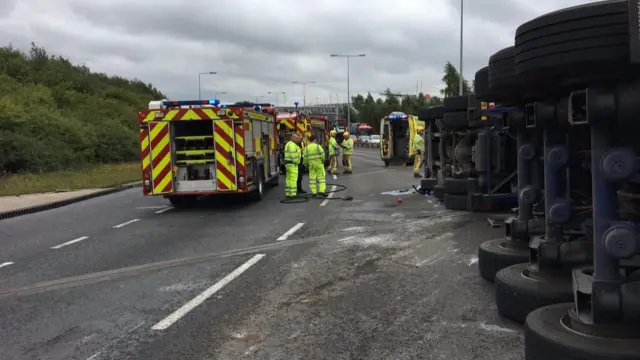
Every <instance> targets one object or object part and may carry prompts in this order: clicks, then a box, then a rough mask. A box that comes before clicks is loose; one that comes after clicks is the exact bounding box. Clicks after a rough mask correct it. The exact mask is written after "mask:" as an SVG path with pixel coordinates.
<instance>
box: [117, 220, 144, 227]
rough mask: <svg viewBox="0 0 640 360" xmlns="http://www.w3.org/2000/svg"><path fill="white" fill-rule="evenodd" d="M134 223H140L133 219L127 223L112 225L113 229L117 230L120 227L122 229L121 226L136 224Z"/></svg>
mask: <svg viewBox="0 0 640 360" xmlns="http://www.w3.org/2000/svg"><path fill="white" fill-rule="evenodd" d="M136 221H140V219H133V220H129V221H127V222H124V223H122V224H118V225H114V226H113V228H114V229H119V228H121V227H123V226H127V225H129V224H133V223H134V222H136Z"/></svg>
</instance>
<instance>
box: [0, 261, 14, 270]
mask: <svg viewBox="0 0 640 360" xmlns="http://www.w3.org/2000/svg"><path fill="white" fill-rule="evenodd" d="M9 265H13V263H12V262H11V261H7V262H3V263H2V264H0V268H3V267H5V266H9Z"/></svg>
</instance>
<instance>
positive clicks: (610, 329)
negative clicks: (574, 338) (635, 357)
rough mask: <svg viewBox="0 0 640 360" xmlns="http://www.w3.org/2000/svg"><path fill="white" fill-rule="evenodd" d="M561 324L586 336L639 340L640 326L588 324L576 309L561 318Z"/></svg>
mask: <svg viewBox="0 0 640 360" xmlns="http://www.w3.org/2000/svg"><path fill="white" fill-rule="evenodd" d="M560 323H561V324H562V326H564V327H565V328H566V329H567V330H569V331H573V332H577V333H580V334H582V335H584V336H597V337H603V338H611V339H638V338H640V326H638V325H624V324H597V325H595V324H588V323H585V322H584V321H582V320H581V319H580V317H579V316H578V313H577V312H576V310H575V308H574V309H571V310H569V313H568V314H566V315H564V316H562V318H560Z"/></svg>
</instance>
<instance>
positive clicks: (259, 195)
mask: <svg viewBox="0 0 640 360" xmlns="http://www.w3.org/2000/svg"><path fill="white" fill-rule="evenodd" d="M258 166H261V165H258ZM257 175H258V176H257V177H256V189H255V190H253V191H252V192H251V200H253V201H262V199H264V175H262V170H258V171H257Z"/></svg>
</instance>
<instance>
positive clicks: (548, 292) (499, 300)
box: [495, 264, 573, 323]
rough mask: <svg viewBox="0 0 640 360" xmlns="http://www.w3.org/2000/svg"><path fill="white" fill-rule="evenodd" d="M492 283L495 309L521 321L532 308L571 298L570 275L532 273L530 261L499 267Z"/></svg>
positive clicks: (567, 300)
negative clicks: (493, 285)
mask: <svg viewBox="0 0 640 360" xmlns="http://www.w3.org/2000/svg"><path fill="white" fill-rule="evenodd" d="M495 283H496V286H495V301H496V306H497V307H498V312H499V313H500V315H502V316H504V317H507V318H509V319H511V320H515V321H518V322H520V323H522V322H524V320H525V319H526V317H527V315H529V313H530V312H532V311H533V310H535V309H538V308H541V307H543V306H547V305H553V304H559V303H564V302H571V301H573V286H572V280H571V276H558V274H549V273H546V272H536V273H533V272H532V271H530V269H529V264H516V265H511V266H509V267H506V268H504V269H502V270H500V271H498V273H497V274H496V280H495Z"/></svg>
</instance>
